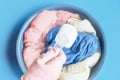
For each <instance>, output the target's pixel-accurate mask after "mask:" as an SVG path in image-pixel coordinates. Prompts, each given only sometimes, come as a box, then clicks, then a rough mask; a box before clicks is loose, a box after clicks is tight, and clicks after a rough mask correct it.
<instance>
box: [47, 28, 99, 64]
mask: <svg viewBox="0 0 120 80" xmlns="http://www.w3.org/2000/svg"><path fill="white" fill-rule="evenodd" d="M59 29H60V27H55V28H53V29H51V30H50V31H49V32H48V34H47V36H46V43H47V44H46V49H47V48H48V47H49V46H54V44H55V40H54V39H55V37H56V35H57V32H58V31H59ZM98 48H99V41H98V39H97V38H96V37H95V36H94V35H93V34H89V33H85V32H78V36H77V38H76V40H75V42H74V44H73V45H72V47H71V48H63V49H62V50H63V51H64V53H65V54H66V57H67V60H66V62H65V64H64V66H67V65H69V64H73V63H77V62H80V61H82V60H84V59H86V58H87V57H89V56H91V55H93V54H94V53H95V52H97V51H98Z"/></svg>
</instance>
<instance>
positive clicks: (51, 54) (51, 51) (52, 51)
mask: <svg viewBox="0 0 120 80" xmlns="http://www.w3.org/2000/svg"><path fill="white" fill-rule="evenodd" d="M59 51H60V50H59V49H58V48H54V47H53V48H51V47H49V48H48V51H47V52H46V53H45V54H42V55H41V56H40V57H39V58H38V59H37V62H38V64H46V63H47V62H48V61H50V60H51V59H53V58H55V57H56V56H57V55H58V54H59Z"/></svg>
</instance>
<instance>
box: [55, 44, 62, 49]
mask: <svg viewBox="0 0 120 80" xmlns="http://www.w3.org/2000/svg"><path fill="white" fill-rule="evenodd" d="M54 47H57V48H60V49H62V48H63V46H60V45H58V44H57V43H55V45H54Z"/></svg>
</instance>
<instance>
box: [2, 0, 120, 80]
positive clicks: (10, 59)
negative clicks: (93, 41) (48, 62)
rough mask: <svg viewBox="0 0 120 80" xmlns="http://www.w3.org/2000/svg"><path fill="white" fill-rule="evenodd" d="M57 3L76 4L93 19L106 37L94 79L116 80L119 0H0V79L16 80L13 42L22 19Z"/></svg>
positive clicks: (16, 72) (20, 73) (119, 70)
mask: <svg viewBox="0 0 120 80" xmlns="http://www.w3.org/2000/svg"><path fill="white" fill-rule="evenodd" d="M63 1H64V2H63ZM59 3H65V4H72V5H74V6H77V7H80V8H82V9H84V10H86V11H87V12H89V13H90V14H91V15H92V16H93V17H94V18H96V19H97V21H98V22H99V23H100V25H101V26H102V29H103V31H104V33H105V36H106V39H107V41H106V42H107V57H106V61H105V63H104V66H103V68H102V70H101V71H100V73H99V74H98V75H97V77H96V78H95V80H119V79H120V78H119V73H120V69H119V68H120V62H119V61H120V58H119V56H120V53H119V51H118V50H119V49H120V47H119V45H120V42H119V41H120V38H118V36H119V34H120V32H119V30H120V0H99V1H98V0H84V1H83V0H71V1H70V0H59V1H58V0H56V1H55V0H51V1H45V0H36V1H35V0H19V1H18V0H0V28H1V29H0V54H1V55H0V80H20V76H21V75H22V72H21V70H20V68H19V66H18V63H17V59H16V55H15V44H16V37H17V35H18V32H19V30H20V28H21V26H22V25H23V23H24V21H25V20H26V19H27V18H28V17H29V16H31V14H33V13H35V12H36V11H37V10H39V9H41V8H43V7H46V6H49V5H53V4H59ZM113 30H114V31H113Z"/></svg>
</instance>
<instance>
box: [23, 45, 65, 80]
mask: <svg viewBox="0 0 120 80" xmlns="http://www.w3.org/2000/svg"><path fill="white" fill-rule="evenodd" d="M65 61H66V56H65V54H64V52H63V51H61V50H60V49H58V48H54V47H50V48H49V49H48V51H47V53H45V54H42V55H40V56H39V57H38V58H37V59H36V60H35V61H34V62H33V63H32V65H31V66H30V68H29V69H28V70H27V72H26V73H25V74H24V75H23V76H22V77H21V80H57V79H58V78H59V76H60V73H61V70H62V67H63V64H64V63H65Z"/></svg>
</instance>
